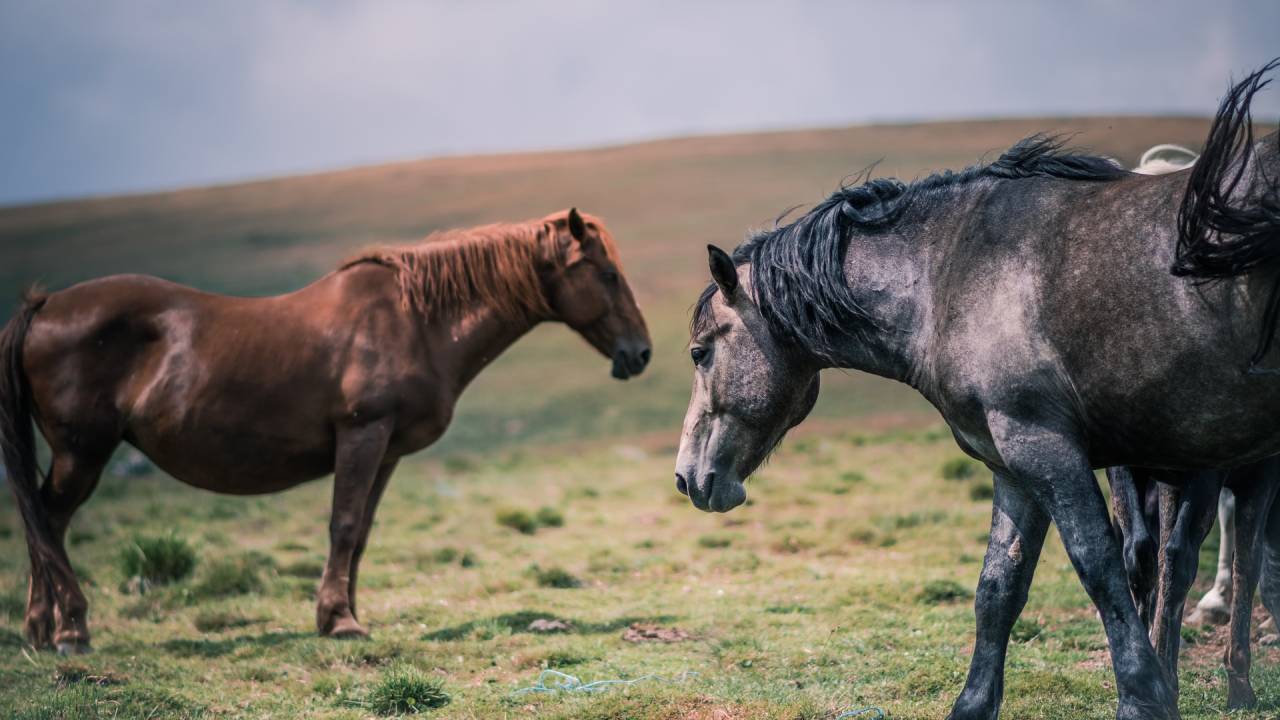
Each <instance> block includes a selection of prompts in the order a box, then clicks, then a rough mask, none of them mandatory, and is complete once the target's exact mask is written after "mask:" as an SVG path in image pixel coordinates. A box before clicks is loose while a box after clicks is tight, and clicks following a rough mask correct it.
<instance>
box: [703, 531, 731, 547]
mask: <svg viewBox="0 0 1280 720" xmlns="http://www.w3.org/2000/svg"><path fill="white" fill-rule="evenodd" d="M732 544H733V537H731V536H729V535H725V534H723V533H719V534H712V535H703V536H702V537H700V538H698V545H700V546H702V547H704V548H712V549H714V548H727V547H729V546H730V545H732Z"/></svg>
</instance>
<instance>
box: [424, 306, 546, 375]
mask: <svg viewBox="0 0 1280 720" xmlns="http://www.w3.org/2000/svg"><path fill="white" fill-rule="evenodd" d="M542 321H543V318H538V317H533V316H529V315H524V316H520V317H511V316H508V315H504V314H502V313H499V312H497V311H495V310H494V309H493V308H490V307H480V308H476V309H475V310H474V311H472V312H469V313H467V314H466V315H464V316H462V317H459V318H455V319H451V320H450V321H448V323H447V327H446V328H444V329H445V330H446V332H447V334H448V338H447V340H446V341H445V342H446V346H447V347H448V348H450V351H451V355H452V360H451V362H449V363H448V367H449V373H448V374H449V375H451V376H452V377H450V378H448V380H449V384H450V385H451V386H452V387H453V388H454V391H455V394H461V393H462V391H463V390H465V389H466V387H467V386H468V385H470V384H471V381H472V380H475V378H476V376H477V375H479V374H480V371H481V370H484V369H485V368H486V367H488V366H489V364H490V363H492V362H493V361H494V360H496V359H497V358H498V356H499V355H501V354H502V353H504V352H506V350H507V348H509V347H511V346H512V345H513V344H514V343H515V342H516V341H517V340H519V339H520V338H522V337H524V336H525V335H526V334H527V333H528V332H529V331H530V330H532V329H533V328H534V327H535V326H536V325H538V324H539V323H541V322H542Z"/></svg>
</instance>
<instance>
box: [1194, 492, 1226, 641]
mask: <svg viewBox="0 0 1280 720" xmlns="http://www.w3.org/2000/svg"><path fill="white" fill-rule="evenodd" d="M1235 554H1236V496H1235V495H1233V494H1232V492H1231V491H1230V490H1229V489H1227V488H1223V489H1222V493H1221V495H1219V496H1218V572H1217V575H1215V576H1214V578H1213V587H1212V588H1210V589H1209V592H1207V593H1205V594H1204V597H1202V598H1200V602H1198V603H1196V609H1195V611H1194V612H1192V613H1191V616H1190V617H1188V618H1187V622H1188V623H1190V624H1192V625H1205V624H1212V625H1226V624H1227V623H1228V622H1231V564H1232V562H1234V560H1235Z"/></svg>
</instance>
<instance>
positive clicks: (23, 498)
mask: <svg viewBox="0 0 1280 720" xmlns="http://www.w3.org/2000/svg"><path fill="white" fill-rule="evenodd" d="M42 305H44V298H43V297H42V296H39V295H35V294H32V295H29V296H28V297H27V299H26V301H25V302H23V304H22V308H21V309H20V310H18V312H17V313H16V314H15V315H14V316H13V319H12V320H10V321H9V324H8V325H6V326H5V327H4V329H3V330H0V451H3V456H4V464H5V467H6V468H7V469H8V471H9V486H10V487H11V488H13V496H14V498H16V499H17V501H18V512H19V513H21V515H22V523H23V525H24V526H25V527H26V534H27V549H28V552H30V553H31V567H32V570H33V572H35V573H37V574H40V575H44V576H45V577H44V579H45V581H46V582H47V580H48V576H47V571H46V569H45V568H47V566H48V563H47V562H45V559H46V558H47V556H48V554H49V552H50V550H49V548H48V547H47V543H46V542H45V539H47V538H49V537H50V532H49V521H48V519H47V517H46V515H45V509H44V504H43V503H42V502H41V501H40V497H39V493H40V489H39V486H38V484H37V478H38V477H39V469H38V467H37V460H36V440H35V431H34V430H33V428H32V422H31V421H32V414H31V411H32V405H31V388H30V386H29V385H28V383H27V375H26V373H25V372H24V371H23V369H22V346H23V343H24V341H25V340H26V337H27V329H28V328H30V327H31V319H32V318H33V317H35V314H36V312H37V311H38V310H39V309H40V307H41V306H42Z"/></svg>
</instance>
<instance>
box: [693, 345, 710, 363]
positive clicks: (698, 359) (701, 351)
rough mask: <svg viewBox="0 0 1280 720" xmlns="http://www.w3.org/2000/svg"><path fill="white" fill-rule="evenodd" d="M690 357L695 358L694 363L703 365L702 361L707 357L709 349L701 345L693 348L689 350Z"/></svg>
mask: <svg viewBox="0 0 1280 720" xmlns="http://www.w3.org/2000/svg"><path fill="white" fill-rule="evenodd" d="M689 357H691V358H693V364H694V365H701V364H702V361H703V360H706V359H707V349H706V348H700V347H696V348H692V349H690V350H689Z"/></svg>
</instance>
